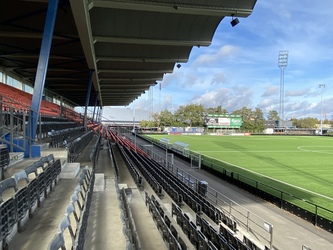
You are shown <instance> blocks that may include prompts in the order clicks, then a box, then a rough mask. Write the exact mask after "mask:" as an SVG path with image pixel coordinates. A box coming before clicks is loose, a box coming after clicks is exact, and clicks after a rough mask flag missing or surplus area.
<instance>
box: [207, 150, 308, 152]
mask: <svg viewBox="0 0 333 250" xmlns="http://www.w3.org/2000/svg"><path fill="white" fill-rule="evenodd" d="M200 152H205V153H224V152H226V153H239V152H250V153H256V152H258V153H304V152H303V151H301V150H295V151H289V150H286V151H275V150H251V151H250V150H218V151H200Z"/></svg>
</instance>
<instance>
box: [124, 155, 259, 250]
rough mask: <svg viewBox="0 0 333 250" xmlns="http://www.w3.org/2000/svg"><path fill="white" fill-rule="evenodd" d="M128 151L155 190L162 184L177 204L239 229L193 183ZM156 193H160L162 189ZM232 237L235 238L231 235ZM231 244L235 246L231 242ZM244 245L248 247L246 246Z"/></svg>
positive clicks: (230, 228)
mask: <svg viewBox="0 0 333 250" xmlns="http://www.w3.org/2000/svg"><path fill="white" fill-rule="evenodd" d="M127 151H128V152H127V154H128V155H130V156H131V158H130V159H131V160H132V161H133V162H134V163H135V165H136V166H137V167H138V168H139V169H140V171H141V173H143V174H144V176H145V178H146V180H147V181H148V182H149V183H150V185H151V186H152V187H153V189H154V191H155V192H156V189H155V188H154V187H156V185H160V186H162V188H163V190H164V191H166V192H167V193H168V194H169V195H170V197H171V198H172V199H173V200H174V201H175V202H176V203H177V205H179V206H181V205H182V204H183V202H186V203H187V204H188V205H189V206H190V207H191V208H192V210H193V211H194V212H196V213H197V214H201V213H202V212H204V213H205V214H206V215H207V216H208V217H209V218H210V219H212V220H213V221H215V222H216V223H217V224H219V223H220V222H223V223H224V224H225V225H226V226H227V227H228V232H236V231H237V223H236V221H235V220H234V219H232V218H231V217H230V216H228V215H227V214H225V213H223V212H222V211H220V210H219V209H217V208H216V207H215V206H214V205H213V204H211V203H210V202H209V201H207V200H206V199H205V197H204V196H203V195H201V194H200V192H197V191H195V190H194V189H193V188H191V187H192V186H193V185H191V187H189V186H188V185H187V184H186V183H183V182H182V181H180V180H179V179H178V178H177V177H176V176H173V175H170V172H169V171H168V170H166V169H165V168H163V167H162V166H160V165H159V164H158V163H157V162H155V161H153V160H151V159H147V158H144V157H143V156H142V155H140V154H135V152H133V151H130V150H129V149H127ZM138 159H140V160H138ZM145 173H146V174H145ZM156 183H159V184H156ZM198 189H199V185H198ZM198 191H199V190H198ZM156 193H157V194H160V193H161V191H160V189H159V190H158V191H157V192H156ZM230 239H234V238H231V237H230ZM235 240H236V239H235ZM246 242H249V244H247V246H249V247H251V248H250V249H259V248H258V247H257V246H256V245H255V244H254V243H251V244H250V241H249V240H247V241H246ZM233 243H234V246H236V247H237V246H238V243H235V242H233ZM228 244H229V243H228ZM230 245H231V246H233V245H232V244H231V243H230ZM242 247H244V249H246V248H245V246H242ZM236 249H237V248H236Z"/></svg>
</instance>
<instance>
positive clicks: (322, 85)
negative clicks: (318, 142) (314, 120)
mask: <svg viewBox="0 0 333 250" xmlns="http://www.w3.org/2000/svg"><path fill="white" fill-rule="evenodd" d="M325 87H326V85H325V84H319V88H320V89H321V112H320V131H321V132H320V134H321V135H323V89H324V88H325Z"/></svg>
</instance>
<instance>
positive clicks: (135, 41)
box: [94, 36, 211, 46]
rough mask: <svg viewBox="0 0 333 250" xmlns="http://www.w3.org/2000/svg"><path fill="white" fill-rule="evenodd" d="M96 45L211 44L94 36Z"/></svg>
mask: <svg viewBox="0 0 333 250" xmlns="http://www.w3.org/2000/svg"><path fill="white" fill-rule="evenodd" d="M96 43H122V44H140V45H163V46H209V45H210V44H211V42H210V41H180V40H178V41H177V40H158V39H140V38H124V37H107V36H94V44H96Z"/></svg>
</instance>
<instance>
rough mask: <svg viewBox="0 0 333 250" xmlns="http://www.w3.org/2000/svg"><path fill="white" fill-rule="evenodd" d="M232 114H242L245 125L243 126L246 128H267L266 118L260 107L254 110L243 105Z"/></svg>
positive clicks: (251, 129) (260, 129) (252, 129)
mask: <svg viewBox="0 0 333 250" xmlns="http://www.w3.org/2000/svg"><path fill="white" fill-rule="evenodd" d="M232 114H234V115H241V116H242V120H243V125H242V127H241V128H242V129H244V130H247V131H262V130H264V128H265V119H264V115H263V112H262V110H261V109H260V108H256V109H255V111H252V110H251V109H249V108H247V107H243V108H241V109H239V110H235V111H234V112H232Z"/></svg>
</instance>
